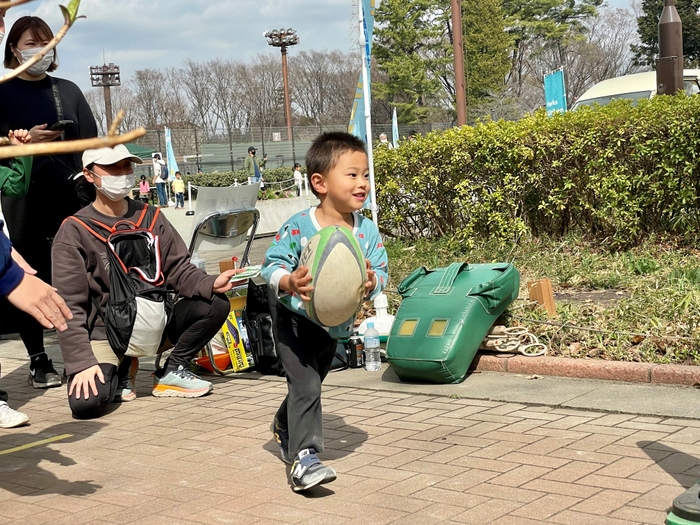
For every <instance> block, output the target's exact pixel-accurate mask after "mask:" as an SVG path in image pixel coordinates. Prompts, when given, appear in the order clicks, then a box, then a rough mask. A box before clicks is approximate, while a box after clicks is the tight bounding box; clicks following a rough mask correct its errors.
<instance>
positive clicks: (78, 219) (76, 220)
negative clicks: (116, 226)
mask: <svg viewBox="0 0 700 525" xmlns="http://www.w3.org/2000/svg"><path fill="white" fill-rule="evenodd" d="M82 219H84V217H81V218H79V217H76V216H75V215H71V216H70V217H68V218H66V220H65V221H63V222H64V223H65V222H66V221H68V220H72V221H75V222H77V223H78V224H80V225H81V226H82V227H83V228H85V229H86V230H87V231H89V232H90V233H91V234H93V235H94V236H95V237H97V238H98V239H99V240H101V241H102V242H104V243H105V244H106V243H107V238H106V237H103V236H102V235H100V234H99V233H97V232H96V231H95V230H94V229H92V228H91V227H90V226H88V225H87V224H85V222H83V220H82ZM87 220H88V221H89V219H87ZM98 224H100V223H98ZM100 226H104V225H103V224H100ZM107 230H108V231H109V228H107Z"/></svg>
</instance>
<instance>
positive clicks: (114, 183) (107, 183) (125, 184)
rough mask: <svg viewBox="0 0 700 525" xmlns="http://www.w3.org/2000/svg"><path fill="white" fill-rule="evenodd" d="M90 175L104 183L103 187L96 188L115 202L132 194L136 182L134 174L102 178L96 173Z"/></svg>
mask: <svg viewBox="0 0 700 525" xmlns="http://www.w3.org/2000/svg"><path fill="white" fill-rule="evenodd" d="M90 173H92V174H93V175H94V176H95V177H97V178H98V179H100V180H101V181H102V187H101V188H98V187H97V186H95V189H97V191H99V192H100V193H102V195H104V196H105V197H107V198H108V199H109V200H111V201H115V202H118V201H120V200H122V199H123V198H124V197H126V196H127V195H129V194H130V193H131V189H132V188H133V187H134V181H135V180H136V176H135V175H134V174H133V173H132V174H131V175H110V176H108V177H102V176H100V175H98V174H97V173H95V172H94V171H91V172H90Z"/></svg>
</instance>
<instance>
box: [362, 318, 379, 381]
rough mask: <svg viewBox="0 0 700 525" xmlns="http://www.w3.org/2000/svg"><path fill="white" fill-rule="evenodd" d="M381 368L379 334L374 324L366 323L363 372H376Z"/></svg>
mask: <svg viewBox="0 0 700 525" xmlns="http://www.w3.org/2000/svg"><path fill="white" fill-rule="evenodd" d="M381 368H382V359H381V357H380V355H379V332H377V329H376V328H375V327H374V323H367V330H365V370H367V371H368V372H377V371H378V370H381Z"/></svg>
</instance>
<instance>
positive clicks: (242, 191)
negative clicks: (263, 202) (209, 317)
mask: <svg viewBox="0 0 700 525" xmlns="http://www.w3.org/2000/svg"><path fill="white" fill-rule="evenodd" d="M258 187H259V184H252V185H243V186H236V187H227V188H199V195H198V199H197V201H198V205H199V203H200V202H201V203H202V204H203V207H205V208H208V209H204V210H202V211H200V212H199V213H198V214H197V215H195V220H196V223H195V226H194V228H193V229H192V238H191V240H190V245H189V252H190V255H194V254H195V253H196V252H199V253H201V252H202V251H204V252H207V251H221V250H222V249H232V248H237V247H239V246H241V245H242V244H244V243H245V248H244V250H243V255H242V257H241V260H240V266H241V267H243V266H248V264H249V262H250V261H249V255H250V248H251V246H252V244H253V241H254V239H255V233H256V231H257V229H258V224H259V223H260V212H259V211H258V210H257V209H256V208H255V207H254V206H255V201H256V200H257V195H258ZM203 190H204V191H203ZM227 206H231V207H232V208H234V209H225V210H221V208H222V207H227ZM239 206H240V207H239ZM212 208H213V209H212ZM216 208H219V209H216ZM246 288H247V283H246V284H245V285H240V286H237V287H235V288H234V289H233V291H234V292H235V291H240V290H245V289H246ZM204 351H205V354H206V356H207V357H208V358H209V361H210V363H211V366H212V369H213V370H214V372H216V373H217V374H220V375H228V374H230V373H233V370H227V371H224V370H221V369H220V368H219V367H218V366H217V365H216V360H215V359H214V351H213V349H212V346H211V343H208V344H207V345H206V347H205V348H204ZM161 355H162V354H158V356H157V357H156V368H160V359H161Z"/></svg>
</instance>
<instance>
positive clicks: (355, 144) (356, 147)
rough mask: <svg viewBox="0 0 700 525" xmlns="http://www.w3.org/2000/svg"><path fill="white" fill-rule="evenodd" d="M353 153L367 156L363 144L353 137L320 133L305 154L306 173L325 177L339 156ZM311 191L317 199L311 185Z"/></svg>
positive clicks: (342, 134)
mask: <svg viewBox="0 0 700 525" xmlns="http://www.w3.org/2000/svg"><path fill="white" fill-rule="evenodd" d="M355 152H362V153H364V154H367V150H366V149H365V143H364V142H362V141H361V140H360V139H358V138H357V137H355V136H354V135H350V133H345V132H342V131H329V132H328V133H322V134H321V135H319V136H318V137H316V138H315V139H314V141H313V142H312V143H311V147H310V148H309V151H308V152H307V153H306V172H307V173H308V174H309V175H313V174H314V173H320V174H321V175H323V176H324V177H325V176H326V175H328V172H330V171H331V170H332V169H333V168H335V166H336V164H338V159H339V158H340V156H341V155H343V154H344V153H355ZM311 191H312V192H313V194H314V195H316V197H318V194H317V193H316V190H315V189H314V187H313V184H312V185H311Z"/></svg>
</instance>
